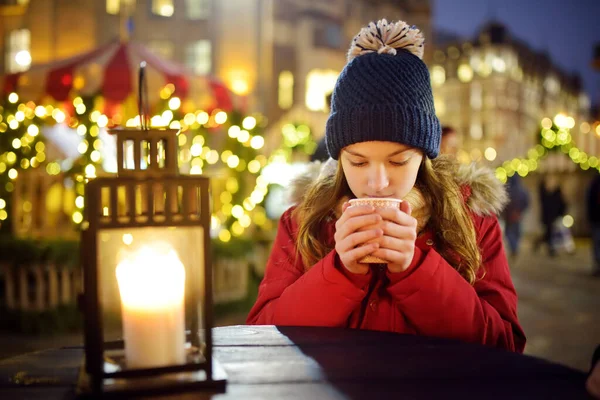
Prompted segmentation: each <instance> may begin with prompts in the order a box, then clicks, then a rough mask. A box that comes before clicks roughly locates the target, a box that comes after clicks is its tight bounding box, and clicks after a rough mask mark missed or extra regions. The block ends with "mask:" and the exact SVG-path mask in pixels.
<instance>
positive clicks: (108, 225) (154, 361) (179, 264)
mask: <svg viewBox="0 0 600 400" xmlns="http://www.w3.org/2000/svg"><path fill="white" fill-rule="evenodd" d="M110 133H111V134H114V135H116V139H117V162H118V174H117V177H99V178H96V179H93V180H90V181H89V182H88V183H87V185H86V192H85V199H86V206H85V219H84V222H83V226H82V233H81V237H82V250H81V259H82V264H83V271H84V293H83V298H82V309H83V312H84V321H85V330H84V334H85V366H84V367H83V368H82V370H81V374H80V381H79V392H80V393H83V394H92V395H103V396H107V395H111V394H115V395H119V396H126V397H127V396H129V395H149V394H159V393H172V392H178V391H187V390H193V389H207V390H211V391H216V392H222V391H224V389H225V384H226V377H225V374H224V372H223V370H222V369H221V368H220V367H219V365H218V363H217V362H216V361H215V360H214V359H213V357H212V335H211V328H212V326H213V315H212V311H213V307H212V276H211V275H212V274H211V260H210V236H209V232H210V215H211V212H210V206H209V179H208V178H206V177H202V176H180V175H179V174H178V166H177V134H178V130H176V129H150V128H145V129H144V128H142V129H115V130H112V131H110Z"/></svg>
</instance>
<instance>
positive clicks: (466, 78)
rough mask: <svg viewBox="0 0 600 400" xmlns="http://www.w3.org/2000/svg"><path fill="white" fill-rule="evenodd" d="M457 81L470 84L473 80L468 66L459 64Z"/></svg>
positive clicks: (471, 70) (471, 71)
mask: <svg viewBox="0 0 600 400" xmlns="http://www.w3.org/2000/svg"><path fill="white" fill-rule="evenodd" d="M458 79H460V80H461V82H470V81H471V80H472V79H473V69H472V68H471V66H470V65H469V64H461V65H460V66H459V67H458Z"/></svg>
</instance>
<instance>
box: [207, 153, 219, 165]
mask: <svg viewBox="0 0 600 400" xmlns="http://www.w3.org/2000/svg"><path fill="white" fill-rule="evenodd" d="M205 159H206V162H207V163H209V164H216V163H217V161H219V153H217V151H216V150H211V151H209V152H208V153H207V154H206V157H205Z"/></svg>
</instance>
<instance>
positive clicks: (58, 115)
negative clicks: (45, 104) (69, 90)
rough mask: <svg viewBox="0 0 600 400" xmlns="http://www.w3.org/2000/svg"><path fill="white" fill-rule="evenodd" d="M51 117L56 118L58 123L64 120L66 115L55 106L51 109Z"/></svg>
mask: <svg viewBox="0 0 600 400" xmlns="http://www.w3.org/2000/svg"><path fill="white" fill-rule="evenodd" d="M52 118H54V119H55V120H56V122H58V123H59V124H60V123H62V122H64V121H65V118H66V116H65V113H64V112H62V111H61V110H59V109H58V108H55V109H54V110H53V111H52Z"/></svg>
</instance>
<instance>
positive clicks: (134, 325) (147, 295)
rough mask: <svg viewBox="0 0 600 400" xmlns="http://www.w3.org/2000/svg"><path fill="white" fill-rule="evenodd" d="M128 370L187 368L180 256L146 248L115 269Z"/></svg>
mask: <svg viewBox="0 0 600 400" xmlns="http://www.w3.org/2000/svg"><path fill="white" fill-rule="evenodd" d="M116 274H117V282H118V285H119V292H120V294H121V310H122V316H123V336H124V340H125V358H126V362H127V367H128V368H151V367H160V366H167V365H175V364H182V363H184V362H185V314H184V297H185V296H184V291H185V268H184V266H183V264H182V263H181V261H180V260H179V258H178V257H177V253H176V252H175V251H174V250H172V249H166V250H165V249H164V247H163V248H161V247H160V246H158V247H155V246H152V247H149V246H146V247H142V248H141V249H140V250H139V251H138V252H136V253H134V254H132V256H130V257H128V258H126V259H124V260H122V261H121V262H120V263H119V265H118V266H117V269H116Z"/></svg>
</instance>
